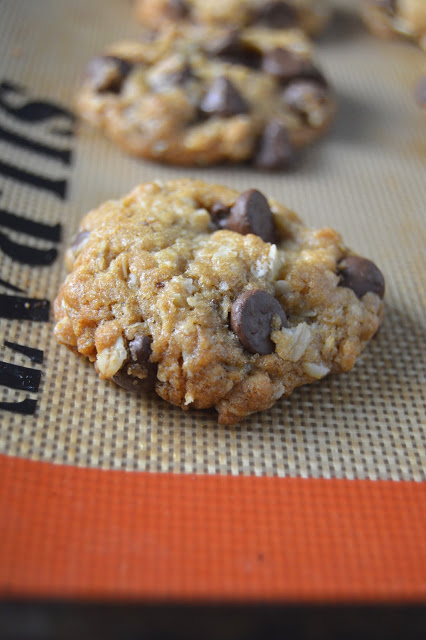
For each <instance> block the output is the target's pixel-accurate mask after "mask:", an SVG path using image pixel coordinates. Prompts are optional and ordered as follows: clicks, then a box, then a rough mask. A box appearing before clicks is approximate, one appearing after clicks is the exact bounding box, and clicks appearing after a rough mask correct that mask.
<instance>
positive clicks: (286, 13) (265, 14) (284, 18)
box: [253, 1, 298, 29]
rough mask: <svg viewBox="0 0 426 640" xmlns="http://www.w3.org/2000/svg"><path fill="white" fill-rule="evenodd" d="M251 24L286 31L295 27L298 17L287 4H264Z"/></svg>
mask: <svg viewBox="0 0 426 640" xmlns="http://www.w3.org/2000/svg"><path fill="white" fill-rule="evenodd" d="M253 22H255V23H256V24H261V25H264V26H265V27H269V28H270V29H288V28H291V27H296V26H297V24H298V15H297V11H296V10H295V9H294V8H293V7H292V6H290V5H289V4H288V3H287V2H283V1H281V2H279V1H278V2H266V3H265V4H264V5H263V6H262V7H260V9H259V10H258V11H257V12H256V13H255V15H254V19H253Z"/></svg>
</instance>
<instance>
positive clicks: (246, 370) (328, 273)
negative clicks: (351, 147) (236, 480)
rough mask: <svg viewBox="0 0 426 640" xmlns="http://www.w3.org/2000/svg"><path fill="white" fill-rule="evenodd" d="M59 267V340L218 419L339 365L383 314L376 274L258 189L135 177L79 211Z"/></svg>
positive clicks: (101, 366)
mask: <svg viewBox="0 0 426 640" xmlns="http://www.w3.org/2000/svg"><path fill="white" fill-rule="evenodd" d="M66 262H67V266H68V269H69V270H70V273H69V275H68V276H67V278H66V280H65V282H64V284H63V285H62V287H61V289H60V291H59V294H58V296H57V299H56V301H55V317H56V327H55V335H56V337H57V339H58V340H59V342H60V343H62V344H64V345H67V346H68V347H69V348H71V349H72V350H73V351H75V352H78V353H80V354H82V355H84V356H86V357H87V358H88V359H89V360H91V361H92V362H94V365H95V367H96V370H97V372H98V373H99V376H100V377H101V378H104V379H108V380H113V381H115V382H116V383H117V384H118V385H120V386H122V387H124V388H125V389H128V390H131V391H135V392H140V393H146V392H147V391H154V390H155V391H156V392H157V394H158V395H159V396H161V397H162V398H163V399H164V400H166V401H168V402H170V403H172V404H174V405H178V406H180V407H182V409H189V408H191V407H193V408H197V409H207V408H209V407H214V408H215V409H216V410H217V412H218V414H219V422H220V423H222V424H233V423H236V422H238V421H240V420H242V419H244V418H245V417H246V416H248V415H250V414H251V413H253V412H256V411H260V410H264V409H268V408H269V407H271V406H272V405H273V404H274V403H275V402H276V401H277V400H278V399H279V398H281V397H284V396H288V395H289V394H290V393H291V392H292V391H293V389H294V388H295V387H297V386H299V385H302V384H307V383H310V382H314V381H316V380H319V379H320V378H324V377H325V376H327V375H329V374H332V373H339V372H343V371H349V370H350V369H351V368H352V367H353V366H354V364H355V360H356V358H357V357H358V356H359V354H360V353H361V351H362V350H363V348H364V347H365V346H366V344H367V342H368V341H369V340H370V339H371V338H372V337H373V336H374V335H375V333H376V332H377V330H378V328H379V325H380V321H381V316H382V306H383V302H382V298H383V294H384V280H383V276H382V274H381V272H380V271H379V269H378V268H377V267H376V266H375V265H374V264H373V263H372V262H371V261H369V260H367V259H365V258H362V257H359V256H356V255H354V254H352V253H351V252H350V251H349V250H348V249H347V248H346V247H345V245H344V244H343V242H342V240H341V238H340V236H339V234H338V233H337V232H336V231H334V230H332V229H329V228H325V229H318V230H313V229H309V228H306V227H305V226H303V224H302V223H301V221H300V219H299V218H298V217H297V215H296V214H295V213H293V212H292V211H290V210H288V209H287V208H286V207H284V206H282V205H280V204H278V203H277V202H275V201H273V200H267V199H266V198H265V196H264V195H263V194H262V193H261V192H259V191H258V190H256V189H250V190H249V191H245V192H243V193H238V192H237V191H234V190H232V189H229V188H226V187H223V186H218V185H211V184H206V183H205V182H202V181H198V180H191V179H181V180H172V181H168V182H152V183H147V184H142V185H140V186H138V187H137V188H135V189H134V190H133V191H132V192H131V193H130V194H129V195H127V196H125V197H124V198H122V199H121V200H115V201H110V202H107V203H105V204H103V205H102V206H101V207H99V208H98V209H96V210H94V211H92V212H90V213H89V214H88V215H87V216H86V217H85V218H84V219H83V220H82V222H81V225H80V228H79V230H78V232H77V234H76V236H75V238H74V241H73V243H72V244H71V246H70V248H69V249H68V251H67V254H66ZM348 384H350V382H349V381H348Z"/></svg>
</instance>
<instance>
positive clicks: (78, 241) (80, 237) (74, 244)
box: [71, 231, 90, 251]
mask: <svg viewBox="0 0 426 640" xmlns="http://www.w3.org/2000/svg"><path fill="white" fill-rule="evenodd" d="M89 236H90V231H78V232H77V233H76V234H75V236H74V237H73V239H72V241H71V249H74V251H77V250H79V249H82V248H83V247H84V245H85V244H86V242H87V240H88V238H89Z"/></svg>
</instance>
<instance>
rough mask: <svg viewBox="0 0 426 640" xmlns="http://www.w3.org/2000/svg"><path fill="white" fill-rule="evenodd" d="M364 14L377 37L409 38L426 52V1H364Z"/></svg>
mask: <svg viewBox="0 0 426 640" xmlns="http://www.w3.org/2000/svg"><path fill="white" fill-rule="evenodd" d="M362 12H363V17H364V21H365V23H366V24H367V26H368V28H369V29H370V31H371V32H372V33H374V34H375V35H377V36H379V37H381V38H391V37H395V36H397V37H403V38H407V39H409V40H413V41H414V42H417V43H418V44H419V45H420V46H421V47H422V48H423V49H425V50H426V0H363V5H362Z"/></svg>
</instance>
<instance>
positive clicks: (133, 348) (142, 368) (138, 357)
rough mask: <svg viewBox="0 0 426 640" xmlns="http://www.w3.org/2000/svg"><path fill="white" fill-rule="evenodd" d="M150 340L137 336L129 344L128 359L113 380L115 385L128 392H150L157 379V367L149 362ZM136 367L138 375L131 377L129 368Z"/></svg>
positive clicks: (146, 337)
mask: <svg viewBox="0 0 426 640" xmlns="http://www.w3.org/2000/svg"><path fill="white" fill-rule="evenodd" d="M151 343H152V339H151V338H150V337H148V336H145V335H141V334H140V335H137V336H136V337H135V338H133V340H131V341H130V342H129V351H130V358H129V360H128V361H127V362H126V363H125V364H124V365H123V367H122V368H121V369H120V371H118V372H117V373H116V374H115V376H114V377H113V380H114V382H115V383H116V384H118V385H119V386H120V387H123V388H124V389H127V390H128V391H136V392H140V391H152V390H153V389H154V387H155V381H156V379H157V366H156V364H155V363H153V362H151V361H150V356H151ZM135 365H136V366H137V367H138V368H139V371H137V373H139V374H141V375H142V376H143V375H144V374H145V376H144V377H138V375H132V374H131V373H130V371H129V368H130V367H132V366H135Z"/></svg>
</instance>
